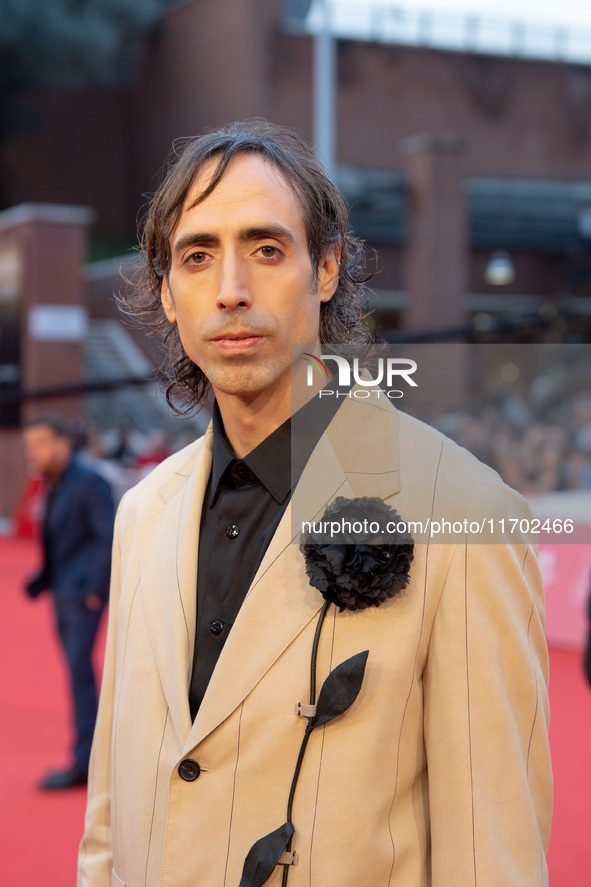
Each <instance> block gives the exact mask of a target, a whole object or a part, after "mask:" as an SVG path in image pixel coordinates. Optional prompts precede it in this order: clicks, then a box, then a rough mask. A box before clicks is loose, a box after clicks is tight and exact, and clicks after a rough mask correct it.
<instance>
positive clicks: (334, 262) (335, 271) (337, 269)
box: [318, 243, 341, 302]
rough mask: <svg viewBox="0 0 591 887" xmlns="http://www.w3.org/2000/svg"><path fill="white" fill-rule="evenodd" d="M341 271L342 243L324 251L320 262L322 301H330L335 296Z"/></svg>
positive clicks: (319, 288)
mask: <svg viewBox="0 0 591 887" xmlns="http://www.w3.org/2000/svg"><path fill="white" fill-rule="evenodd" d="M340 273H341V244H340V243H339V244H337V245H336V246H334V247H330V249H327V250H325V251H324V252H323V253H322V256H321V258H320V262H319V263H318V290H319V292H320V301H321V302H330V300H331V299H332V297H333V296H334V294H335V292H336V289H337V286H338V285H339V277H340Z"/></svg>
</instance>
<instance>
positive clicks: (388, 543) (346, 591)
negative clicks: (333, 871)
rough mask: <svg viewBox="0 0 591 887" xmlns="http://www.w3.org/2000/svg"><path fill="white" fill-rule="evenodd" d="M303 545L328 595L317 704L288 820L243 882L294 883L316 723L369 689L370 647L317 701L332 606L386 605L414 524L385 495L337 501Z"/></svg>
mask: <svg viewBox="0 0 591 887" xmlns="http://www.w3.org/2000/svg"><path fill="white" fill-rule="evenodd" d="M300 542H301V544H300V551H301V552H302V554H303V555H304V559H305V561H306V573H307V574H308V578H309V580H310V585H312V586H313V587H314V588H317V589H318V590H319V591H320V593H321V594H322V596H323V597H324V605H323V607H322V610H321V611H320V616H319V618H318V622H317V625H316V632H315V634H314V642H313V644H312V656H311V661H310V703H309V704H308V705H300V704H298V707H299V708H301V709H302V712H301V713H302V714H303V716H304V717H305V718H306V719H307V721H308V723H307V725H306V728H305V731H304V735H303V737H302V744H301V746H300V751H299V754H298V759H297V762H296V766H295V770H294V774H293V779H292V782H291V788H290V792H289V797H288V801H287V819H286V822H285V823H284V824H283V825H282V826H280V827H279V828H278V829H275V831H273V832H271V833H270V834H268V835H265V837H264V838H261V839H260V840H258V841H257V842H256V843H255V844H253V846H252V847H251V848H250V850H249V852H248V855H247V857H246V859H245V861H244V868H243V870H242V878H241V880H240V887H262V885H263V884H265V882H266V881H267V880H268V879H269V878H270V877H271V875H272V873H273V871H274V870H275V867H276V866H277V865H280V864H282V865H283V878H282V882H281V883H282V887H286V885H287V879H288V876H289V870H290V866H291V865H292V864H294V863H295V861H296V853H295V852H294V851H292V850H291V840H292V837H293V835H294V834H295V827H294V825H293V822H292V821H291V820H292V808H293V801H294V796H295V790H296V786H297V783H298V778H299V775H300V771H301V769H302V764H303V760H304V754H305V751H306V748H307V745H308V740H309V738H310V736H311V735H312V732H313V730H315V729H316V727H319V726H321V725H322V724H327V723H328V722H329V721H331V720H333V718H336V717H338V716H339V715H342V714H344V713H345V712H346V711H347V710H348V709H349V708H350V707H351V705H353V703H354V702H355V700H356V699H357V696H358V695H359V691H360V690H361V685H362V683H363V677H364V674H365V664H366V662H367V657H368V654H369V651H368V650H364V651H362V652H361V653H357V654H356V655H355V656H351V657H350V658H349V659H347V660H345V662H341V664H340V665H337V667H336V668H334V669H333V670H332V671H331V672H330V674H329V675H328V677H327V678H326V680H325V681H324V683H323V685H322V687H321V690H320V693H319V694H318V702H316V661H317V656H318V643H319V641H320V632H321V630H322V625H323V623H324V619H325V616H326V613H327V611H328V608H329V607H330V605H331V604H335V605H336V606H337V607H338V608H339V612H342V611H343V610H345V609H347V610H364V609H366V608H367V607H379V606H380V604H383V603H384V602H385V601H386V600H388V599H389V598H392V597H394V596H395V595H397V594H399V593H400V592H401V591H402V589H403V588H405V587H406V585H407V583H408V581H409V575H408V574H409V569H410V565H411V562H412V559H413V549H414V542H413V539H412V536H411V535H410V533H408V531H407V528H406V525H405V524H404V522H403V521H402V519H401V517H400V515H399V514H398V513H397V512H396V511H395V510H394V509H393V508H391V507H390V506H388V505H386V504H385V503H384V502H383V500H382V499H380V498H378V497H366V498H361V499H345V498H344V497H342V496H341V497H339V498H338V499H335V501H334V503H333V504H332V505H330V506H329V507H328V508H327V509H326V511H325V512H324V515H323V516H322V519H321V520H320V521H318V522H314V523H312V524H310V526H309V530H308V532H306V533H303V534H302V537H301V540H300Z"/></svg>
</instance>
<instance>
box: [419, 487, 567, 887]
mask: <svg viewBox="0 0 591 887" xmlns="http://www.w3.org/2000/svg"><path fill="white" fill-rule="evenodd" d="M503 517H504V518H505V521H508V519H509V518H515V517H518V518H525V519H526V520H530V519H531V512H529V509H528V507H527V505H526V503H525V502H524V500H523V499H522V498H521V497H520V496H519V495H518V494H517V493H514V491H512V490H510V489H509V488H507V487H504V486H501V485H499V486H498V487H496V488H494V489H493V490H492V491H491V492H490V493H488V494H487V495H486V496H485V497H484V498H483V500H482V502H481V503H480V506H479V508H478V509H477V510H476V512H475V514H474V520H478V521H479V522H480V521H481V520H482V519H487V520H488V519H490V518H493V519H494V520H495V521H496V520H498V519H501V518H503ZM508 526H510V524H509V525H508ZM523 526H525V527H527V524H526V522H525V521H524V522H523ZM476 538H478V537H476ZM423 684H424V738H425V748H426V755H427V767H428V785H429V810H430V822H431V846H432V885H433V887H499V885H500V884H502V885H503V887H542V885H546V884H547V883H548V874H547V867H546V859H545V852H546V850H547V846H548V839H549V831H550V818H551V806H552V777H551V769H550V755H549V746H548V719H549V710H548V692H547V686H548V654H547V646H546V642H545V637H544V609H543V588H542V583H541V576H540V571H539V568H538V563H537V557H536V551H535V547H534V546H532V545H531V544H530V542H529V540H528V539H527V538H526V536H525V535H524V534H522V533H521V532H520V529H519V525H517V527H516V532H513V533H506V535H505V538H504V539H503V541H502V542H494V543H493V542H491V543H485V542H483V541H480V542H478V541H471V540H465V544H462V545H458V546H457V548H456V550H455V553H454V555H453V558H452V561H451V565H450V570H449V573H448V575H447V577H446V580H445V584H444V587H443V590H442V593H441V597H440V600H439V605H438V609H437V613H436V616H435V619H434V623H433V630H432V636H431V639H430V645H429V652H428V658H427V663H426V667H425V671H424V674H423Z"/></svg>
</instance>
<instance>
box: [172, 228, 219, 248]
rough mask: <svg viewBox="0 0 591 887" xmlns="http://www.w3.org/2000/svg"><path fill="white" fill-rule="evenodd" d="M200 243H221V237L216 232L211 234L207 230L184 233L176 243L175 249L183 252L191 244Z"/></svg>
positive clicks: (196, 244)
mask: <svg viewBox="0 0 591 887" xmlns="http://www.w3.org/2000/svg"><path fill="white" fill-rule="evenodd" d="M200 243H203V244H205V243H219V237H218V236H217V235H216V234H210V233H209V232H207V231H201V232H196V233H195V234H184V235H183V236H182V237H179V239H178V240H176V241H175V243H174V247H173V249H174V251H175V253H176V252H182V250H184V249H187V247H189V246H198V245H199V244H200Z"/></svg>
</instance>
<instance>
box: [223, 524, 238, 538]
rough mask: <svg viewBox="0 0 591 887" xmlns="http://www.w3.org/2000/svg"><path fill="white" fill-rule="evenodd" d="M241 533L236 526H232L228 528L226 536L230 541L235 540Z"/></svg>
mask: <svg viewBox="0 0 591 887" xmlns="http://www.w3.org/2000/svg"><path fill="white" fill-rule="evenodd" d="M239 533H240V530H239V529H238V527H237V526H236V524H230V526H229V527H226V536H227V537H228V539H235V538H236V536H238V534H239Z"/></svg>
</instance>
